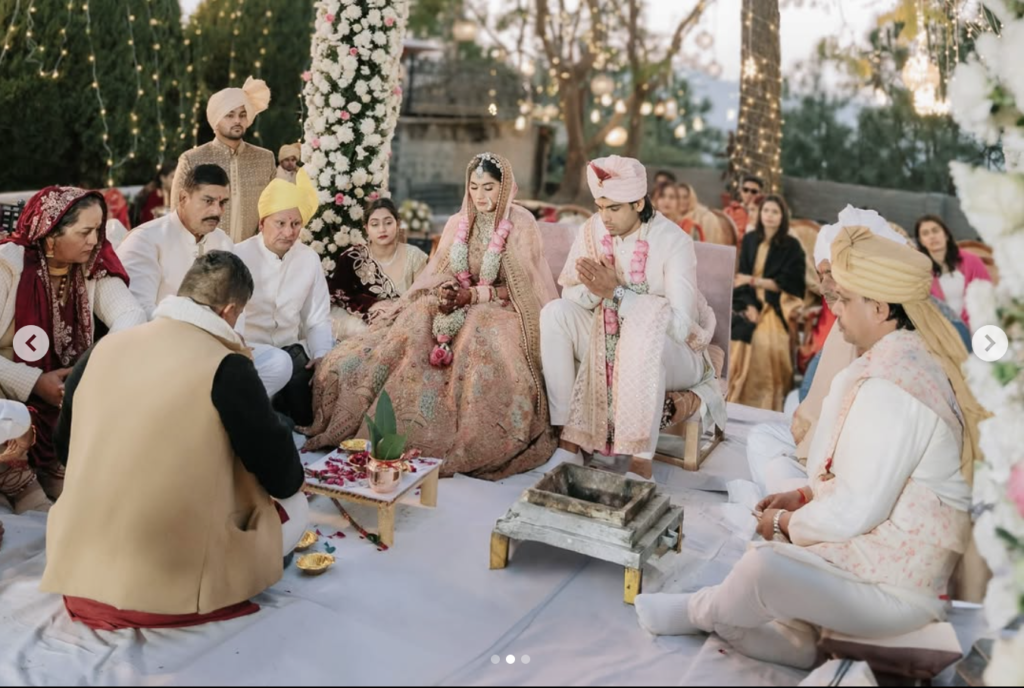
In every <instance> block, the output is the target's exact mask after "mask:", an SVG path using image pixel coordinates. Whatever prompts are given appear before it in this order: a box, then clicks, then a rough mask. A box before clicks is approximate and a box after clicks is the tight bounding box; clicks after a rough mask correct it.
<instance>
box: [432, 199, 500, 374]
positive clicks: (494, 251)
mask: <svg viewBox="0 0 1024 688" xmlns="http://www.w3.org/2000/svg"><path fill="white" fill-rule="evenodd" d="M511 231H512V222H511V221H510V220H507V219H506V220H502V221H501V222H499V223H498V225H497V226H496V227H495V228H494V232H493V233H492V234H491V241H490V243H489V244H488V245H487V252H486V253H485V254H484V260H483V265H482V266H481V267H480V286H484V287H489V286H492V285H493V284H494V282H495V281H496V280H497V279H498V271H499V270H500V269H501V256H502V254H503V253H504V252H505V243H506V242H507V241H508V235H509V233H510V232H511ZM448 259H449V260H450V261H451V266H452V270H453V271H454V272H455V279H456V280H458V282H459V286H460V287H462V288H463V289H470V288H471V287H472V286H473V274H472V273H471V272H470V270H469V218H467V217H465V216H463V217H462V219H461V220H460V221H459V230H458V233H457V234H456V235H455V241H454V243H452V247H451V249H450V250H449V252H448ZM467 310H468V307H463V308H457V309H456V310H454V311H452V312H451V313H449V314H447V315H445V314H444V313H438V314H437V315H436V316H434V326H433V332H434V339H435V340H436V341H437V344H436V345H435V346H434V349H433V351H431V352H430V365H432V366H434V367H436V368H447V367H448V366H450V365H451V364H452V359H453V358H454V354H453V353H452V342H453V341H455V337H456V335H458V334H459V331H460V330H461V329H462V326H463V325H465V324H466V311H467Z"/></svg>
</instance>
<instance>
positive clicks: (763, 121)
mask: <svg viewBox="0 0 1024 688" xmlns="http://www.w3.org/2000/svg"><path fill="white" fill-rule="evenodd" d="M770 4H771V3H766V4H762V3H758V2H756V1H754V0H748V2H745V3H744V16H743V32H742V53H743V67H742V73H741V76H742V78H741V80H740V108H739V121H738V126H737V129H736V146H735V148H734V150H733V152H732V165H733V167H734V168H735V169H736V170H737V171H739V172H750V173H754V174H758V175H760V176H762V177H764V178H765V182H766V184H767V187H768V188H769V189H770V190H774V189H775V188H776V187H777V185H778V183H779V182H780V180H781V178H782V167H781V155H782V145H781V144H782V113H781V91H782V70H781V65H780V59H779V58H780V52H779V19H780V18H779V13H778V9H777V7H775V8H772V7H768V5H770ZM755 8H756V10H757V11H756V12H755ZM759 48H763V49H759ZM736 181H737V180H735V179H734V180H733V181H732V184H733V185H735V184H736Z"/></svg>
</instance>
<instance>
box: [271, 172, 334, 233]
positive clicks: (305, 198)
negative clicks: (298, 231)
mask: <svg viewBox="0 0 1024 688" xmlns="http://www.w3.org/2000/svg"><path fill="white" fill-rule="evenodd" d="M319 205H320V202H319V200H318V199H317V194H316V187H314V186H313V182H312V180H310V178H309V175H308V174H306V171H305V170H302V169H300V170H299V171H298V172H296V173H295V183H294V184H292V183H291V182H288V181H285V180H284V179H275V180H273V181H271V182H270V183H269V184H267V188H265V189H263V193H262V194H260V202H259V206H258V207H259V211H260V219H261V220H262V219H263V218H265V217H269V216H271V215H273V214H274V213H279V212H281V211H282V210H291V209H292V208H297V209H298V211H299V214H300V215H302V226H303V227H305V226H306V225H308V224H309V221H310V220H312V219H313V216H314V215H316V209H317V208H318V207H319Z"/></svg>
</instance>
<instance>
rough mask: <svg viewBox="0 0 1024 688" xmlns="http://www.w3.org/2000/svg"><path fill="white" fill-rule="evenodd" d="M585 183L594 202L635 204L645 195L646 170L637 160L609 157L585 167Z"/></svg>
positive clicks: (599, 159) (615, 156)
mask: <svg viewBox="0 0 1024 688" xmlns="http://www.w3.org/2000/svg"><path fill="white" fill-rule="evenodd" d="M587 183H588V184H589V185H590V193H591V194H592V195H593V196H594V199H595V200H596V199H598V198H607V199H608V200H609V201H613V202H615V203H635V202H636V201H639V200H641V199H643V197H644V196H646V195H647V170H646V169H645V168H644V166H643V165H642V164H640V161H639V160H635V159H633V158H623V157H622V156H619V155H609V156H608V157H607V158H598V159H597V160H594V161H593V162H591V163H590V164H589V165H587Z"/></svg>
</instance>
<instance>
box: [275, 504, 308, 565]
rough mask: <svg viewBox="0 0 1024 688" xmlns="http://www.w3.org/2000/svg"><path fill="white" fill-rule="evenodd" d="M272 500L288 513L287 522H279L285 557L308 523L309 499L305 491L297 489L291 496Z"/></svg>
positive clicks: (296, 542) (297, 542)
mask: <svg viewBox="0 0 1024 688" xmlns="http://www.w3.org/2000/svg"><path fill="white" fill-rule="evenodd" d="M274 501H276V502H277V503H278V504H280V505H281V508H282V509H284V512H285V513H286V514H288V522H287V523H282V524H281V549H282V551H283V552H284V556H286V557H287V556H288V555H289V554H290V553H291V551H292V550H293V549H295V545H297V544H299V540H301V539H302V534H303V533H304V532H306V525H307V524H308V523H309V500H308V499H307V497H306V493H305V492H303V491H302V490H299V491H298V492H296V493H295V494H293V495H292V496H291V497H285V498H284V499H275V500H274Z"/></svg>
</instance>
